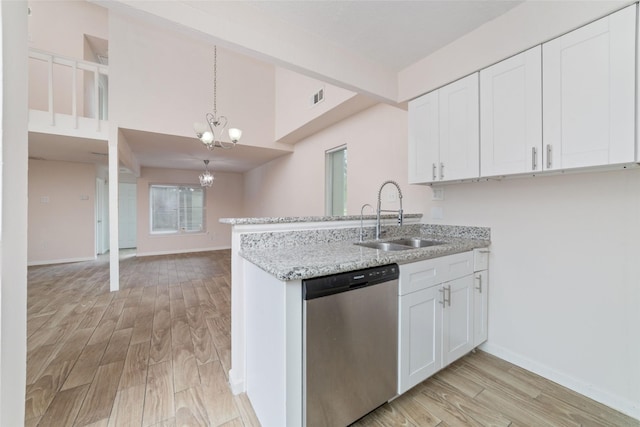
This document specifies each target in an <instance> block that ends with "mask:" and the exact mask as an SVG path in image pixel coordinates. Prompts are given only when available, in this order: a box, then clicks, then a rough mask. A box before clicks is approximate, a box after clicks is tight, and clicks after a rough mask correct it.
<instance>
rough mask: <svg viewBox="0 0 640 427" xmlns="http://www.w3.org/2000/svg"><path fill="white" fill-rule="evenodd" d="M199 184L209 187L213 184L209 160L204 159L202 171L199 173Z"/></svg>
mask: <svg viewBox="0 0 640 427" xmlns="http://www.w3.org/2000/svg"><path fill="white" fill-rule="evenodd" d="M200 185H201V186H202V187H211V186H212V185H213V175H211V172H209V160H205V161H204V172H202V173H201V174H200Z"/></svg>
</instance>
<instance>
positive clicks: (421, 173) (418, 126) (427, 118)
mask: <svg viewBox="0 0 640 427" xmlns="http://www.w3.org/2000/svg"><path fill="white" fill-rule="evenodd" d="M438 117H439V115H438V91H434V92H431V93H428V94H426V95H424V96H421V97H420V98H418V99H416V100H414V101H411V102H410V103H409V183H410V184H420V183H424V182H431V181H435V180H436V173H437V171H436V169H435V168H434V167H432V165H435V164H436V163H437V162H438V161H439V159H440V142H439V138H440V137H439V133H440V127H439V118H438Z"/></svg>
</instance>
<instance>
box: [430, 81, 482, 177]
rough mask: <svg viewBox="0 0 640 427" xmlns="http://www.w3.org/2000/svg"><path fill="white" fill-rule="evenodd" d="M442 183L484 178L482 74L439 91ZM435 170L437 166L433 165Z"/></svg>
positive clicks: (440, 171) (440, 172) (440, 174)
mask: <svg viewBox="0 0 640 427" xmlns="http://www.w3.org/2000/svg"><path fill="white" fill-rule="evenodd" d="M439 92H440V170H439V179H440V181H451V180H456V179H467V178H478V177H479V176H480V170H479V165H480V152H479V150H480V146H479V144H478V139H479V129H478V126H479V121H480V118H479V111H478V73H474V74H471V75H470V76H467V77H465V78H463V79H460V80H458V81H456V82H454V83H451V84H449V85H447V86H444V87H443V88H441V89H439ZM432 167H433V166H432Z"/></svg>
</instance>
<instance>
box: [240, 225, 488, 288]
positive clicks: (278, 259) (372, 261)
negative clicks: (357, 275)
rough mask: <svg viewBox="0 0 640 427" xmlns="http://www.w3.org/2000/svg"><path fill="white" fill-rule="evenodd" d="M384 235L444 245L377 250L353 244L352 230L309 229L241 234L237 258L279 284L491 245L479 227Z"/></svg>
mask: <svg viewBox="0 0 640 427" xmlns="http://www.w3.org/2000/svg"><path fill="white" fill-rule="evenodd" d="M356 230H357V229H356ZM357 231H359V230H357ZM385 231H387V234H386V236H385V238H384V239H382V240H383V241H384V240H392V239H396V238H399V237H420V238H422V239H428V240H438V241H441V242H444V243H443V244H441V245H436V246H430V247H426V248H416V249H408V250H403V251H382V250H379V249H371V248H367V247H363V246H358V245H355V244H354V243H355V242H357V240H358V239H357V237H356V236H357V234H355V233H356V231H354V229H345V230H310V231H294V232H282V233H260V234H253V235H245V236H243V238H242V243H241V252H240V255H241V256H242V257H243V258H245V259H246V260H248V261H250V262H252V263H254V264H255V265H257V266H258V267H260V268H261V269H263V270H264V271H266V272H268V273H270V274H272V275H273V276H275V277H276V278H278V279H279V280H282V281H290V280H299V279H308V278H311V277H318V276H325V275H328V274H335V273H341V272H345V271H351V270H358V269H361V268H367V267H374V266H378V265H384V264H390V263H398V264H405V263H409V262H415V261H420V260H424V259H429V258H436V257H440V256H444V255H451V254H455V253H460V252H466V251H470V250H472V249H476V248H482V247H487V246H489V245H490V243H491V241H490V230H489V229H488V228H485V227H460V226H445V225H430V224H427V225H424V224H423V225H420V224H414V225H409V226H403V227H386V228H385ZM366 236H368V237H371V230H369V229H367V234H366Z"/></svg>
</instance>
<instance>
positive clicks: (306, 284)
mask: <svg viewBox="0 0 640 427" xmlns="http://www.w3.org/2000/svg"><path fill="white" fill-rule="evenodd" d="M399 275H400V270H399V268H398V264H388V265H381V266H378V267H371V268H367V269H363V270H356V271H349V272H346V273H338V274H332V275H330V276H323V277H315V278H313V279H307V280H303V281H302V296H303V299H305V300H310V299H314V298H320V297H323V296H327V295H332V294H337V293H340V292H345V291H348V290H350V289H356V288H362V287H365V286H371V285H375V284H378V283H382V282H388V281H390V280H397V279H398V277H399Z"/></svg>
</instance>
